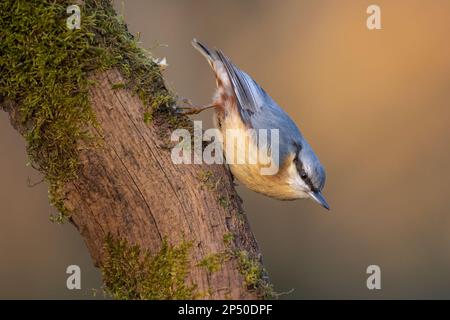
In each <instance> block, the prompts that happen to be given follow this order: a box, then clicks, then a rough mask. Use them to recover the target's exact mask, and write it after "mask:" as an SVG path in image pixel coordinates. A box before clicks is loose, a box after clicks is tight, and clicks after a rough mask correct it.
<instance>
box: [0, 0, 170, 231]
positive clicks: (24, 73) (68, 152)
mask: <svg viewBox="0 0 450 320" xmlns="http://www.w3.org/2000/svg"><path fill="white" fill-rule="evenodd" d="M84 3H85V4H84V5H83V6H81V29H74V30H70V29H68V28H67V26H66V19H67V18H68V16H69V15H68V14H67V13H66V8H67V7H68V6H69V5H71V4H73V3H72V2H71V1H69V0H67V1H66V0H57V1H54V0H3V1H1V2H0V74H1V75H2V76H1V78H0V96H2V97H7V98H10V99H12V100H14V101H16V102H17V103H18V104H19V105H20V110H19V111H20V116H21V119H20V121H21V122H22V124H23V126H24V127H25V128H26V133H25V138H26V141H27V150H28V155H29V158H30V162H31V164H32V165H33V167H35V168H36V169H38V170H39V171H41V172H42V173H43V174H44V176H45V178H46V180H47V182H48V183H49V185H50V186H49V195H50V202H51V203H52V205H54V206H55V207H56V209H57V210H58V212H59V214H58V215H57V218H55V219H54V220H55V221H59V222H62V221H64V220H65V217H67V216H68V215H69V214H70V213H69V212H68V210H67V209H66V208H65V207H64V194H63V188H64V185H65V183H66V182H68V181H71V180H73V179H76V177H77V172H78V168H79V157H78V156H79V150H80V148H81V146H82V147H83V148H86V147H93V146H95V145H96V143H97V141H96V139H94V138H93V137H92V136H91V135H90V134H89V133H88V130H87V128H89V127H92V126H94V127H95V126H98V124H97V122H96V119H95V115H94V112H93V111H92V109H91V107H90V104H89V97H88V89H89V86H90V85H92V82H91V81H89V78H88V75H89V74H91V73H92V72H94V71H99V70H100V71H101V70H106V69H108V68H112V67H115V68H118V69H119V71H120V72H121V73H122V75H123V76H124V77H125V79H126V82H125V83H124V84H121V85H120V87H123V88H127V89H129V90H131V91H132V92H133V93H135V94H137V95H138V96H139V97H140V98H141V99H142V101H143V102H144V105H145V110H143V112H144V114H145V119H146V120H147V121H148V120H149V119H151V118H152V117H153V113H154V112H155V110H159V109H167V110H169V111H166V113H168V114H171V115H172V116H171V118H176V116H175V115H173V111H172V108H168V106H170V105H171V104H173V103H174V100H175V98H173V95H172V94H171V93H170V92H168V91H167V89H166V88H165V86H164V82H163V78H162V76H161V71H160V68H159V66H158V65H157V64H155V63H154V62H153V61H152V59H150V57H149V53H148V52H146V51H145V50H143V49H141V48H139V47H138V45H137V42H136V41H135V39H134V37H133V36H132V35H131V34H130V33H129V32H128V30H127V27H126V25H125V24H124V22H123V21H122V20H121V18H119V17H118V16H117V15H116V14H115V12H114V10H113V7H112V5H111V3H110V2H109V1H105V0H86V1H84ZM115 87H116V89H117V88H118V86H117V85H115Z"/></svg>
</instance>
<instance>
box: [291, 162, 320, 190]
mask: <svg viewBox="0 0 450 320" xmlns="http://www.w3.org/2000/svg"><path fill="white" fill-rule="evenodd" d="M294 161H295V166H296V167H297V171H298V174H299V175H300V178H302V180H303V182H305V184H306V185H307V186H308V187H309V188H310V189H311V191H314V192H316V191H318V189H317V188H316V187H315V186H314V184H313V183H312V181H311V179H310V178H309V177H308V174H307V173H306V171H305V169H303V163H302V162H301V161H300V159H298V157H296V158H295V159H294Z"/></svg>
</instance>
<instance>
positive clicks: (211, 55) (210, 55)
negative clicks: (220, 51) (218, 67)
mask: <svg viewBox="0 0 450 320" xmlns="http://www.w3.org/2000/svg"><path fill="white" fill-rule="evenodd" d="M191 43H192V46H193V47H194V48H195V49H197V50H198V52H200V53H201V54H202V55H203V56H204V57H205V58H206V60H207V61H208V63H209V65H210V66H211V67H212V68H213V69H214V61H216V60H218V57H217V53H216V52H215V51H212V50H210V49H209V48H208V47H207V46H205V45H204V44H202V43H201V42H199V41H197V39H195V38H194V39H193V40H192V42H191Z"/></svg>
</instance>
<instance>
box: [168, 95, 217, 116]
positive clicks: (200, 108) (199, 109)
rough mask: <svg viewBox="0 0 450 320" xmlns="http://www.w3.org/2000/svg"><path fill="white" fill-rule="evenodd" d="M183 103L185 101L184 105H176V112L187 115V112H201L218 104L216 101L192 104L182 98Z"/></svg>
mask: <svg viewBox="0 0 450 320" xmlns="http://www.w3.org/2000/svg"><path fill="white" fill-rule="evenodd" d="M182 101H183V103H185V104H186V105H185V106H178V107H177V112H178V113H180V114H184V115H188V114H198V113H200V112H202V111H203V110H206V109H210V108H215V107H218V106H219V105H218V104H216V103H211V104H209V105H207V106H194V105H193V104H192V103H191V102H190V101H189V100H188V99H183V100H182Z"/></svg>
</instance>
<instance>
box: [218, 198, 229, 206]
mask: <svg viewBox="0 0 450 320" xmlns="http://www.w3.org/2000/svg"><path fill="white" fill-rule="evenodd" d="M217 200H218V202H219V204H220V206H221V207H222V208H224V209H228V208H229V207H230V199H228V197H226V196H219V198H218V199H217Z"/></svg>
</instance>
